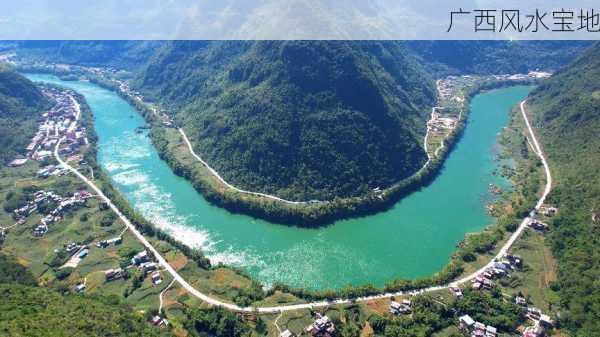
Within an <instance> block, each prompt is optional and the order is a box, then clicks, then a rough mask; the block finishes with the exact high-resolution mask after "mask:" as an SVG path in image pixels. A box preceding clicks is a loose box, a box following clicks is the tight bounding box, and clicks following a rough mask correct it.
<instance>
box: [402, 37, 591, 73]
mask: <svg viewBox="0 0 600 337" xmlns="http://www.w3.org/2000/svg"><path fill="white" fill-rule="evenodd" d="M407 45H408V47H409V48H410V50H411V51H412V52H414V53H415V54H416V55H417V56H418V57H419V59H420V61H421V62H422V63H423V64H424V65H425V66H426V67H427V69H428V70H429V71H431V72H433V73H436V74H438V75H439V76H442V75H446V74H514V73H527V72H528V71H531V70H535V69H540V70H557V69H559V68H561V67H562V66H564V65H566V64H567V63H569V62H571V61H573V60H574V59H575V58H577V56H579V54H581V52H582V51H583V50H584V49H585V48H587V47H588V46H590V45H591V43H590V42H589V41H444V40H440V41H410V42H408V43H407Z"/></svg>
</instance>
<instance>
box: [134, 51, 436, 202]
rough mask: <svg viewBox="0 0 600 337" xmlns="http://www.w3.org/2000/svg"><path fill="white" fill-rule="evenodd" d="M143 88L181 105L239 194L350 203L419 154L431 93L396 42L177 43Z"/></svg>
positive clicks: (184, 118)
mask: <svg viewBox="0 0 600 337" xmlns="http://www.w3.org/2000/svg"><path fill="white" fill-rule="evenodd" d="M140 83H141V85H142V86H143V87H145V88H147V89H150V90H149V92H151V93H155V94H156V95H158V96H160V97H162V98H164V99H165V100H166V102H167V103H169V105H168V106H170V104H171V103H172V104H175V106H176V108H180V109H179V110H178V111H177V112H176V116H177V120H178V122H179V123H180V124H182V125H184V126H185V129H186V130H187V131H188V135H189V136H190V137H191V138H192V140H193V141H194V143H195V145H196V149H197V150H198V152H199V153H201V154H202V155H203V156H204V157H205V158H206V159H208V161H209V162H210V163H211V164H212V165H213V166H214V167H215V168H216V169H217V170H218V171H220V172H221V173H222V174H223V176H224V177H225V179H226V180H230V181H231V182H232V183H234V184H235V185H239V186H240V187H242V188H245V189H250V190H260V191H265V192H270V193H275V194H278V195H282V196H284V197H287V198H292V199H311V198H317V199H329V198H333V197H334V196H336V195H337V196H352V195H358V194H362V193H365V192H366V191H368V190H370V189H372V188H375V187H377V186H382V187H385V186H389V185H391V184H393V183H394V182H396V181H398V180H401V179H402V178H404V177H406V176H409V175H411V174H412V173H414V172H415V171H416V170H417V169H418V168H419V167H420V166H421V165H422V164H423V163H424V161H425V159H426V157H425V153H424V152H423V150H422V148H421V142H422V138H421V137H422V136H423V133H424V127H423V126H424V122H425V119H426V117H427V115H428V107H429V106H431V105H432V104H433V99H434V97H435V93H434V90H433V87H432V82H431V80H430V79H428V77H427V76H426V75H425V73H424V72H423V71H422V70H421V69H420V67H419V66H418V65H417V64H416V62H414V60H412V58H411V57H410V56H408V54H407V52H406V51H405V50H404V49H403V48H402V47H401V46H400V45H399V44H395V43H368V42H364V43H350V42H302V41H295V42H259V43H226V44H223V43H214V44H208V45H207V44H206V43H183V42H181V43H175V44H172V45H169V46H167V47H166V48H164V49H163V50H162V51H161V52H160V53H158V55H157V56H156V57H155V58H154V59H153V60H152V61H151V62H150V64H149V66H148V68H147V69H146V71H145V72H144V73H143V75H142V77H141V80H140ZM146 96H148V95H146ZM150 96H152V95H150Z"/></svg>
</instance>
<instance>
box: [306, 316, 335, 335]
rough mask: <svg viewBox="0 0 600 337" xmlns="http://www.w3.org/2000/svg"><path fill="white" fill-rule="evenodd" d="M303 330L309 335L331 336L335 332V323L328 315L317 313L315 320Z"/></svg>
mask: <svg viewBox="0 0 600 337" xmlns="http://www.w3.org/2000/svg"><path fill="white" fill-rule="evenodd" d="M304 330H305V331H306V332H307V333H308V334H310V335H311V336H321V337H331V336H333V334H334V332H335V325H334V324H333V322H332V321H331V319H329V317H327V316H326V315H321V314H319V313H317V318H316V319H315V321H314V322H313V323H312V324H311V325H309V326H307V327H306V329H304Z"/></svg>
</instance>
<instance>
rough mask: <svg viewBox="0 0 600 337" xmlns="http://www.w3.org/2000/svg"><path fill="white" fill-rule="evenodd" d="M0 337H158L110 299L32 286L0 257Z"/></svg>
mask: <svg viewBox="0 0 600 337" xmlns="http://www.w3.org/2000/svg"><path fill="white" fill-rule="evenodd" d="M0 270H1V271H2V272H1V274H0V297H1V298H2V301H0V335H2V336H123V335H127V336H159V335H161V333H160V331H159V330H157V329H156V328H153V327H152V326H151V325H150V324H148V323H146V322H145V319H144V316H143V315H140V314H136V313H132V311H131V308H130V307H128V306H126V305H123V304H121V303H120V302H119V299H118V298H116V297H114V296H112V297H111V296H109V297H104V296H79V295H72V294H62V293H60V292H58V291H56V290H53V289H48V288H41V287H37V286H35V283H36V282H35V280H34V277H33V276H32V275H31V273H30V272H29V271H28V270H27V269H26V268H25V267H23V266H22V265H20V264H19V263H17V262H16V261H15V260H14V258H12V257H9V256H6V255H3V254H0Z"/></svg>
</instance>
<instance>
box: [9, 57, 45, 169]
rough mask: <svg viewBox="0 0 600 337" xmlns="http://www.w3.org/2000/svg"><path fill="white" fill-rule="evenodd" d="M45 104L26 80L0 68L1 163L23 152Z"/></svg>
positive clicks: (38, 91)
mask: <svg viewBox="0 0 600 337" xmlns="http://www.w3.org/2000/svg"><path fill="white" fill-rule="evenodd" d="M45 105H46V99H45V98H44V95H43V94H42V93H41V92H40V90H38V88H37V87H36V86H35V85H34V84H33V83H32V82H31V81H29V80H27V79H26V78H25V77H23V76H21V75H19V74H17V73H15V72H13V71H11V70H10V69H8V68H6V67H3V66H2V65H0V148H1V149H2V151H0V162H1V163H3V164H4V163H7V162H8V161H10V160H12V159H14V157H15V155H16V154H18V153H21V152H23V149H24V148H25V146H27V143H28V141H29V139H30V138H31V136H33V133H34V132H35V122H36V119H37V118H36V115H37V114H39V113H40V112H41V110H42V109H43V108H44V106H45Z"/></svg>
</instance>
